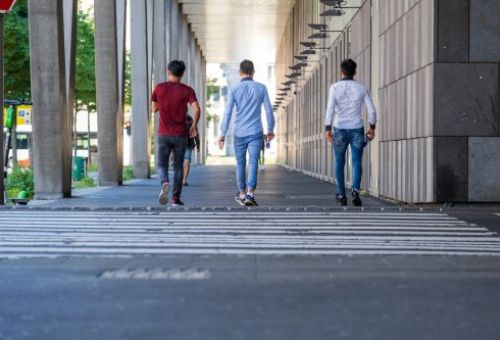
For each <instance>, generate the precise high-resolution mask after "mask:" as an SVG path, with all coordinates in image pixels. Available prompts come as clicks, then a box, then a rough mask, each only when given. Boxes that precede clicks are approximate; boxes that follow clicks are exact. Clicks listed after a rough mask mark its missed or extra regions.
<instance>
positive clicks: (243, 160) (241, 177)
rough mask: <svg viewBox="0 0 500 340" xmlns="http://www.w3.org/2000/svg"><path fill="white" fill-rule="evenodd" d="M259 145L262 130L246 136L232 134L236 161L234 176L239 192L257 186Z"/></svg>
mask: <svg viewBox="0 0 500 340" xmlns="http://www.w3.org/2000/svg"><path fill="white" fill-rule="evenodd" d="M261 147H262V132H259V133H258V134H255V135H252V136H247V137H236V136H234V149H235V153H236V163H237V165H236V178H237V182H238V189H239V190H240V192H244V191H245V190H246V189H250V190H255V189H256V188H257V172H258V164H259V156H260V150H261ZM247 150H248V155H249V160H248V165H249V166H248V181H247V178H246V166H247Z"/></svg>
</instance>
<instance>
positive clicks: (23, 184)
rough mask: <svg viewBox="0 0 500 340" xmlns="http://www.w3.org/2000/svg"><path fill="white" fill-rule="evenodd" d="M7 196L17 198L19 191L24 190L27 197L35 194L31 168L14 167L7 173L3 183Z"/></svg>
mask: <svg viewBox="0 0 500 340" xmlns="http://www.w3.org/2000/svg"><path fill="white" fill-rule="evenodd" d="M5 188H6V190H7V197H8V198H17V195H18V194H19V192H21V191H26V194H27V196H28V198H29V199H32V198H33V196H34V194H35V182H34V180H33V171H32V170H31V169H21V168H19V167H16V168H14V169H13V170H12V172H11V173H10V174H8V175H7V181H6V183H5Z"/></svg>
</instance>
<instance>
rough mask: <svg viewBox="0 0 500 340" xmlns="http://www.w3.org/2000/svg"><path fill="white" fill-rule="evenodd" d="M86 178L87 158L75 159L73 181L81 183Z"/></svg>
mask: <svg viewBox="0 0 500 340" xmlns="http://www.w3.org/2000/svg"><path fill="white" fill-rule="evenodd" d="M83 177H85V158H83V157H78V156H76V157H73V181H80V180H81V179H82V178H83Z"/></svg>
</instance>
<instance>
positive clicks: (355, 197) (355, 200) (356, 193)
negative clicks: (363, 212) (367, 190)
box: [352, 190, 362, 207]
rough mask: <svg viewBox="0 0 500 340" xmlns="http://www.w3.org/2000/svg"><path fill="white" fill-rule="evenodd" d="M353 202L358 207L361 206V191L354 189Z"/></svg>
mask: <svg viewBox="0 0 500 340" xmlns="http://www.w3.org/2000/svg"><path fill="white" fill-rule="evenodd" d="M352 204H353V205H354V206H356V207H360V206H361V204H362V203H361V198H359V191H357V190H353V191H352Z"/></svg>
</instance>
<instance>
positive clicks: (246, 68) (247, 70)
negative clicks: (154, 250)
mask: <svg viewBox="0 0 500 340" xmlns="http://www.w3.org/2000/svg"><path fill="white" fill-rule="evenodd" d="M240 72H241V73H243V74H248V75H251V74H254V72H255V67H254V66H253V63H252V62H251V61H250V60H247V59H245V60H243V61H242V62H241V64H240Z"/></svg>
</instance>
